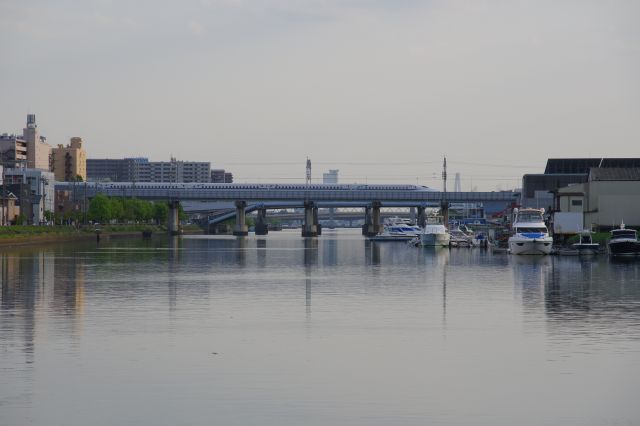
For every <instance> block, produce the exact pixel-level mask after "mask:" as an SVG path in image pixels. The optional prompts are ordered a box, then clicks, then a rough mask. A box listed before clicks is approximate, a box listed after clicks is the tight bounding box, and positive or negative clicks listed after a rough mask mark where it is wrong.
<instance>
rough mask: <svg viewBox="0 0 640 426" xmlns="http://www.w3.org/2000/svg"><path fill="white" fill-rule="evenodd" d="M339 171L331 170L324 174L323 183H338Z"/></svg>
mask: <svg viewBox="0 0 640 426" xmlns="http://www.w3.org/2000/svg"><path fill="white" fill-rule="evenodd" d="M338 172H339V170H329V171H328V172H327V173H323V174H322V183H326V184H331V185H337V184H338Z"/></svg>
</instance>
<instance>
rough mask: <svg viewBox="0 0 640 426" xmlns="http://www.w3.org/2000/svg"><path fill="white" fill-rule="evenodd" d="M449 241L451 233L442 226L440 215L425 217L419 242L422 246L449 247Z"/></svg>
mask: <svg viewBox="0 0 640 426" xmlns="http://www.w3.org/2000/svg"><path fill="white" fill-rule="evenodd" d="M450 241H451V234H449V231H448V230H447V228H446V227H445V226H444V224H443V220H442V216H430V217H427V223H425V225H424V229H423V230H422V232H421V233H420V242H419V244H420V245H421V246H423V247H449V243H450Z"/></svg>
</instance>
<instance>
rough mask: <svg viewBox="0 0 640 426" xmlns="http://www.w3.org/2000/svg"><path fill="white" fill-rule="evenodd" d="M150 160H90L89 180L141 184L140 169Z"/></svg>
mask: <svg viewBox="0 0 640 426" xmlns="http://www.w3.org/2000/svg"><path fill="white" fill-rule="evenodd" d="M148 162H149V160H148V159H147V158H144V157H137V158H118V159H116V158H100V159H97V158H89V159H87V180H89V181H93V182H139V181H140V175H141V173H140V169H141V168H142V167H143V166H144V164H146V163H148Z"/></svg>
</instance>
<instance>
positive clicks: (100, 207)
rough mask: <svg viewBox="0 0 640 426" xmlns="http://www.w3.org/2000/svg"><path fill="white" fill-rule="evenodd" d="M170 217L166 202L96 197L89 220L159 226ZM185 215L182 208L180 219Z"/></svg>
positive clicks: (90, 207) (88, 216)
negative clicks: (152, 222)
mask: <svg viewBox="0 0 640 426" xmlns="http://www.w3.org/2000/svg"><path fill="white" fill-rule="evenodd" d="M168 215H169V206H168V205H167V203H166V202H164V201H157V202H153V201H145V200H139V199H136V198H119V197H107V196H106V195H102V194H98V195H96V196H95V197H94V198H93V199H92V200H91V203H90V204H89V210H88V211H87V218H88V219H89V220H92V221H94V222H101V223H107V222H110V221H112V220H117V221H118V222H127V221H136V222H150V221H154V222H156V223H158V224H161V223H164V222H165V221H166V220H167V217H168ZM184 218H185V214H184V211H183V210H182V206H180V219H184Z"/></svg>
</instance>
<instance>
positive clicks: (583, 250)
mask: <svg viewBox="0 0 640 426" xmlns="http://www.w3.org/2000/svg"><path fill="white" fill-rule="evenodd" d="M591 234H592V232H591V231H589V230H588V229H585V230H584V231H582V232H581V233H580V241H578V242H577V243H573V244H571V248H572V249H574V250H576V251H577V252H578V254H580V255H594V254H598V251H599V250H600V244H598V243H594V242H593V238H591Z"/></svg>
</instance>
